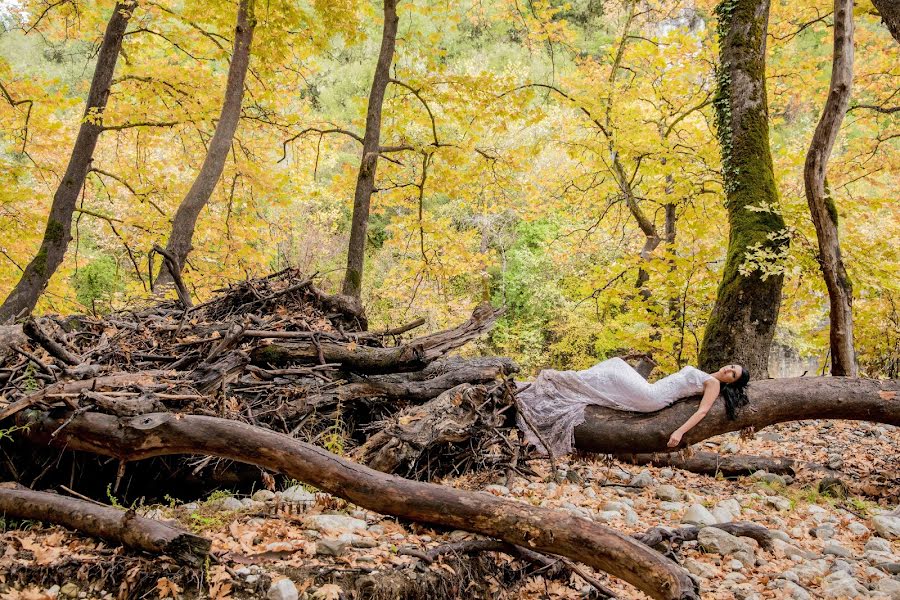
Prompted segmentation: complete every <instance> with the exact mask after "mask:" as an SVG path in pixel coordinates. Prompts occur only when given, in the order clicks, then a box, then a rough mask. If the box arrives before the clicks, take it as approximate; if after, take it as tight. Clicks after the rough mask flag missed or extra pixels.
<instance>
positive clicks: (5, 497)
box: [0, 488, 211, 565]
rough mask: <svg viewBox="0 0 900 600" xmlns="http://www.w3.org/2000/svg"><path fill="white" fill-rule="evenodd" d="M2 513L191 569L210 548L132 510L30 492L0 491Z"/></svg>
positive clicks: (207, 543) (203, 541)
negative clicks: (80, 533)
mask: <svg viewBox="0 0 900 600" xmlns="http://www.w3.org/2000/svg"><path fill="white" fill-rule="evenodd" d="M0 513H2V514H3V515H5V516H7V517H13V518H16V519H30V520H34V521H43V522H44V523H53V524H55V525H62V526H64V527H68V528H70V529H75V530H77V531H83V532H84V533H87V534H88V535H92V536H94V537H98V538H102V539H104V540H107V541H110V542H113V543H115V544H120V545H122V546H126V547H128V548H131V549H133V550H142V551H144V552H151V553H153V554H168V555H169V556H171V557H172V558H175V559H177V560H180V561H184V562H187V563H189V564H192V565H202V564H203V562H204V561H205V560H206V557H207V555H208V554H209V548H210V544H211V542H210V541H209V540H208V539H206V538H204V537H200V536H199V535H194V534H193V533H191V532H190V531H185V530H183V529H179V528H178V527H173V526H172V525H169V524H167V523H163V522H162V521H156V520H154V519H147V518H145V517H141V516H138V515H137V514H135V513H134V511H131V510H128V511H126V510H121V509H118V508H115V507H113V506H101V505H97V504H91V503H90V502H85V501H84V500H78V499H76V498H67V497H65V496H59V495H57V494H48V493H46V492H35V491H32V490H29V489H27V488H16V489H9V488H2V489H0Z"/></svg>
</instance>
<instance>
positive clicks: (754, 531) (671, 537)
mask: <svg viewBox="0 0 900 600" xmlns="http://www.w3.org/2000/svg"><path fill="white" fill-rule="evenodd" d="M710 527H715V528H716V529H721V530H722V531H727V532H728V533H730V534H731V535H735V536H737V537H749V538H753V539H754V540H756V541H757V542H759V545H760V546H761V547H763V548H770V547H771V546H772V539H773V538H772V532H771V531H769V530H768V529H766V528H765V527H763V526H762V525H757V524H755V523H747V522H744V521H735V522H732V523H717V524H716V525H710ZM700 529H701V527H693V526H692V527H681V528H679V529H664V528H662V527H652V528H650V529H648V530H647V531H646V532H644V533H635V534H634V535H633V536H632V537H633V538H634V539H636V540H639V541H640V542H641V543H642V544H646V545H648V546H650V547H651V548H652V547H655V546H657V545H659V544H661V543H663V542H674V543H678V544H680V543H682V542H692V541H694V540H696V539H697V536H698V535H700Z"/></svg>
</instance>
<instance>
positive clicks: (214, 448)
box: [19, 411, 698, 600]
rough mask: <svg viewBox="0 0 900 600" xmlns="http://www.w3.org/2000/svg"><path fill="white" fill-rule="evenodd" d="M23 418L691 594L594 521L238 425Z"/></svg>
mask: <svg viewBox="0 0 900 600" xmlns="http://www.w3.org/2000/svg"><path fill="white" fill-rule="evenodd" d="M25 416H26V415H20V419H19V421H20V424H22V425H25V424H28V429H27V430H26V431H24V432H22V435H24V436H26V438H27V439H28V440H30V441H31V442H32V443H38V444H51V445H53V446H55V447H62V448H67V449H69V450H82V451H86V452H93V453H96V454H102V455H106V456H112V457H116V458H118V459H120V460H122V461H128V460H138V459H143V458H149V457H153V456H161V455H170V454H208V455H213V456H219V457H223V458H230V459H233V460H236V461H240V462H245V463H250V464H255V465H258V466H261V467H265V468H267V469H270V470H272V471H276V472H279V473H282V474H284V475H287V476H289V477H293V478H295V479H297V480H299V481H303V482H305V483H309V484H312V485H315V486H316V487H318V488H320V489H322V490H324V491H326V492H329V493H331V494H334V495H336V496H339V497H341V498H344V499H346V500H348V501H350V502H353V503H355V504H357V505H359V506H362V507H364V508H367V509H369V510H373V511H377V512H380V513H382V514H389V515H395V516H398V517H402V518H407V519H411V520H414V521H419V522H422V523H429V524H433V525H439V526H447V527H453V528H457V529H463V530H466V531H471V532H474V533H479V534H482V535H487V536H491V537H496V538H498V539H501V540H503V541H506V542H509V543H512V544H517V545H521V546H524V547H526V548H531V549H534V550H536V551H540V552H550V553H553V554H559V555H562V556H566V557H568V558H571V559H573V560H576V561H579V562H582V563H585V564H587V565H589V566H591V567H593V568H596V569H600V570H602V571H606V572H607V573H610V574H611V575H613V576H615V577H619V578H621V579H623V580H625V581H627V582H628V583H630V584H632V585H633V586H635V587H637V588H638V589H640V590H641V591H643V592H645V593H646V594H648V595H650V596H651V597H653V598H658V599H665V600H670V599H671V600H676V599H677V600H686V599H696V598H698V596H697V593H696V591H695V589H694V585H693V582H692V581H691V579H690V578H689V576H688V574H687V572H685V571H684V570H683V569H682V568H681V567H680V566H678V565H677V564H676V563H674V562H673V561H671V560H669V559H668V558H666V557H664V556H662V555H661V554H659V553H658V552H656V551H654V550H652V549H650V548H648V547H647V546H645V545H643V544H641V543H639V542H637V541H635V540H632V539H630V538H628V537H626V536H624V535H621V534H619V533H618V532H616V531H615V530H613V529H610V528H607V527H604V526H603V525H600V524H597V523H594V522H592V521H589V520H587V519H583V518H580V517H576V516H574V515H571V514H568V513H565V512H562V511H555V510H551V509H547V508H541V507H535V506H531V505H529V504H525V503H522V502H515V501H512V500H506V499H503V498H498V497H496V496H493V495H491V494H487V493H482V492H469V491H464V490H456V489H453V488H449V487H445V486H441V485H436V484H431V483H420V482H416V481H410V480H407V479H403V478H401V477H397V476H394V475H386V474H384V473H381V472H378V471H375V470H373V469H369V468H367V467H364V466H361V465H358V464H356V463H353V462H350V461H348V460H346V459H343V458H341V457H339V456H336V455H334V454H331V453H330V452H327V451H325V450H323V449H322V448H318V447H316V446H312V445H310V444H305V443H303V442H300V441H297V440H294V439H292V438H290V437H288V436H286V435H283V434H278V433H274V432H272V431H268V430H265V429H262V428H258V427H253V426H250V425H246V424H244V423H239V422H235V421H229V420H226V419H219V418H215V417H204V416H196V415H174V414H171V413H154V414H148V415H142V416H139V417H132V418H117V417H113V416H110V415H105V414H99V413H82V414H73V413H72V412H71V411H56V412H55V413H40V412H33V413H31V415H30V417H31V418H30V419H25V418H24V417H25ZM64 424H65V427H61V426H62V425H64ZM54 432H56V434H55V436H54Z"/></svg>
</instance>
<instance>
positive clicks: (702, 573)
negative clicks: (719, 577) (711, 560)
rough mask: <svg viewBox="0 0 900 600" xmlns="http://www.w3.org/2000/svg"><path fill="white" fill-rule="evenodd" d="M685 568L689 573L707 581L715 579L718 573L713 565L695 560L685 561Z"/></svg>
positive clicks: (688, 559)
mask: <svg viewBox="0 0 900 600" xmlns="http://www.w3.org/2000/svg"><path fill="white" fill-rule="evenodd" d="M684 568H685V569H687V570H688V573H693V574H694V575H697V576H698V577H705V578H706V579H709V578H711V577H715V576H716V574H717V573H718V571H717V570H716V568H715V567H713V566H712V565H708V564H706V563H705V562H700V561H699V560H696V559H693V558H686V559H684Z"/></svg>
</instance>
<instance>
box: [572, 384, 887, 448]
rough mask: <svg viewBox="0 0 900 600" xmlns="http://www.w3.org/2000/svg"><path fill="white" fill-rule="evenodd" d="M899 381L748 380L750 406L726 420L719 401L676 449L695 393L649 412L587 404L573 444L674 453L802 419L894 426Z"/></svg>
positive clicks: (697, 399)
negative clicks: (673, 442)
mask: <svg viewBox="0 0 900 600" xmlns="http://www.w3.org/2000/svg"><path fill="white" fill-rule="evenodd" d="M898 391H900V380H897V379H884V380H877V379H858V378H848V377H792V378H785V379H768V380H765V381H755V382H752V383H751V384H750V385H749V386H748V388H747V392H748V394H747V395H748V396H749V397H750V404H749V405H748V406H746V407H744V408H742V409H740V410H739V412H738V415H737V419H735V420H734V421H731V420H729V419H728V417H727V415H726V414H725V405H724V403H723V402H718V401H717V402H716V403H715V404H713V407H712V409H710V411H709V413H708V414H707V415H706V418H705V419H703V420H702V421H700V423H699V424H698V425H697V426H696V427H694V428H693V429H692V430H690V431H689V432H687V434H685V436H684V438H683V439H682V440H681V444H680V445H679V446H678V447H677V448H667V447H666V443H667V442H668V440H669V436H670V435H671V434H672V432H673V431H675V430H676V429H678V427H680V426H681V424H682V423H684V422H685V421H687V420H688V419H689V418H690V417H691V415H693V414H694V413H695V412H696V411H697V407H698V406H699V404H700V397H699V396H697V397H693V398H689V399H687V400H682V401H679V402H676V403H675V404H673V405H672V406H669V407H667V408H664V409H663V410H660V411H657V412H653V413H632V412H623V411H617V410H613V409H611V408H603V407H598V406H588V407H587V410H586V411H585V421H584V423H582V424H581V425H579V426H578V427H576V428H575V447H576V448H578V449H579V450H583V451H585V452H599V453H604V454H628V453H644V452H674V451H676V450H679V449H682V448H685V447H687V446H689V445H691V444H696V443H697V442H700V441H703V440H705V439H707V438H710V437H712V436H714V435H719V434H721V433H727V432H729V431H740V430H741V429H744V428H745V427H754V428H756V429H762V428H763V427H768V426H769V425H774V424H775V423H783V422H786V421H800V420H804V419H849V420H853V421H873V422H876V423H885V424H888V425H900V397H898Z"/></svg>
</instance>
